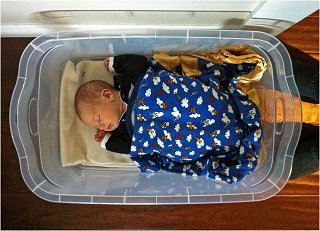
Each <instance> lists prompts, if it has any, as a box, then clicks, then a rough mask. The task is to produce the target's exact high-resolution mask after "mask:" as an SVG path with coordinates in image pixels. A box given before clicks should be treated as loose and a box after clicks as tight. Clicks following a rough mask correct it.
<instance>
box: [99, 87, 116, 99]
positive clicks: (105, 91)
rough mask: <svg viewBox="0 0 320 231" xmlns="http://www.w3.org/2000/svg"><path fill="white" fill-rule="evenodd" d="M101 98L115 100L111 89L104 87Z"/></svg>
mask: <svg viewBox="0 0 320 231" xmlns="http://www.w3.org/2000/svg"><path fill="white" fill-rule="evenodd" d="M101 98H103V99H109V100H114V94H113V92H112V91H111V90H110V89H103V90H102V91H101Z"/></svg>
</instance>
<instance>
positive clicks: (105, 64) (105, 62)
mask: <svg viewBox="0 0 320 231" xmlns="http://www.w3.org/2000/svg"><path fill="white" fill-rule="evenodd" d="M109 62H110V60H109V58H106V59H105V60H104V62H103V65H104V67H105V68H106V69H107V72H110V69H109Z"/></svg>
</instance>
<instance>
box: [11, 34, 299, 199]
mask: <svg viewBox="0 0 320 231" xmlns="http://www.w3.org/2000/svg"><path fill="white" fill-rule="evenodd" d="M110 44H112V46H113V47H114V48H116V49H114V51H115V52H118V53H116V54H114V53H108V52H106V47H110ZM239 44H241V45H244V46H246V47H248V48H251V49H252V50H254V51H255V52H257V53H258V54H260V55H261V56H263V57H264V58H265V59H266V61H267V64H268V69H267V71H266V72H265V74H264V76H263V78H262V80H261V81H260V82H259V83H256V84H255V85H254V86H255V87H256V88H257V89H258V90H259V93H260V96H261V99H262V102H261V104H262V107H261V114H262V125H263V128H264V137H263V141H262V146H261V154H260V159H259V165H258V167H257V168H256V170H255V171H254V172H253V173H252V174H251V175H248V176H246V178H245V179H244V180H242V181H241V182H239V183H235V184H232V185H229V184H226V183H223V182H217V181H213V180H211V179H206V178H205V177H198V178H196V179H195V178H193V177H183V176H181V175H177V174H172V173H168V172H158V173H155V174H146V173H144V174H142V173H140V171H139V170H138V168H136V167H128V168H125V169H124V168H121V169H119V168H102V167H85V166H74V167H62V165H61V161H60V146H59V145H60V144H59V97H60V82H61V77H62V71H63V69H64V66H65V64H66V62H67V61H68V60H71V61H73V62H75V63H76V62H78V61H79V60H83V59H96V60H97V59H101V60H103V59H104V58H105V57H108V56H114V55H117V54H121V53H132V54H144V55H146V56H149V57H150V56H152V55H153V54H154V52H166V53H169V54H172V55H176V54H181V53H188V52H190V51H195V50H196V51H197V52H201V51H202V52H203V51H216V50H219V49H220V48H225V47H228V46H232V45H239ZM109 52H110V49H109ZM279 110H281V113H279ZM301 125H302V112H301V101H300V96H299V93H298V90H297V87H296V85H295V81H294V76H293V72H292V65H291V59H290V56H289V54H288V52H287V50H286V49H285V47H284V46H283V44H282V43H281V42H280V41H279V40H278V39H276V38H275V37H273V36H271V35H269V34H266V33H263V32H255V31H225V30H221V31H220V30H152V29H146V30H130V31H129V30H128V31H115V30H111V31H84V32H79V33H52V34H47V35H43V36H40V37H38V38H36V39H35V40H33V41H32V42H31V43H30V44H29V45H28V46H27V47H26V49H25V51H24V52H23V54H22V56H21V60H20V65H19V72H18V78H17V82H16V86H15V89H14V92H13V95H12V99H11V105H10V128H11V133H12V138H13V141H14V144H15V147H16V150H17V154H18V158H19V162H20V169H21V174H22V176H23V179H24V181H25V183H26V185H27V186H28V187H29V188H30V190H31V191H32V192H33V193H35V194H36V195H37V196H39V197H40V198H43V199H45V200H48V201H52V202H63V203H86V204H200V203H226V202H248V201H260V200H264V199H267V198H270V197H272V196H274V195H275V194H277V193H278V192H279V191H280V190H281V189H282V188H283V187H284V185H285V184H286V182H287V180H288V179H289V176H290V172H291V167H292V161H293V155H294V151H295V148H296V145H297V143H298V140H299V136H300V132H301Z"/></svg>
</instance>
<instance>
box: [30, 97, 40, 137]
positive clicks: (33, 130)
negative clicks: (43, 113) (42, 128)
mask: <svg viewBox="0 0 320 231" xmlns="http://www.w3.org/2000/svg"><path fill="white" fill-rule="evenodd" d="M34 107H35V108H34ZM37 108H38V99H37V98H32V99H31V100H30V102H29V109H28V127H29V131H30V133H31V135H33V136H38V132H39V131H38V127H37V126H36V127H35V128H34V125H32V123H31V121H32V120H34V118H32V116H33V115H35V116H36V117H37ZM34 111H35V113H32V112H34ZM31 114H33V115H31ZM35 119H37V118H35ZM36 121H37V120H36ZM36 124H37V123H36Z"/></svg>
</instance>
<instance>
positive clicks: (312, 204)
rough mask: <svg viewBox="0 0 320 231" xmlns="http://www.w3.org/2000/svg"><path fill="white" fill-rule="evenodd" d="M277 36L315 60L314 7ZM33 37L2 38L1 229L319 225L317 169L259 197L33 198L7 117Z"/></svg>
mask: <svg viewBox="0 0 320 231" xmlns="http://www.w3.org/2000/svg"><path fill="white" fill-rule="evenodd" d="M277 38H278V39H280V40H281V41H282V42H283V43H285V44H287V47H288V50H289V52H290V55H291V57H292V58H296V59H303V60H305V61H309V60H310V59H309V56H301V55H300V53H299V52H301V51H303V52H305V53H307V54H309V55H310V56H312V57H314V58H316V59H317V60H319V11H316V12H315V13H313V14H311V15H310V16H308V17H306V18H305V19H303V20H302V21H300V22H299V23H297V24H296V25H294V26H292V27H291V28H289V29H288V30H286V31H284V32H282V33H281V34H280V35H278V36H277ZM32 39H33V38H2V39H1V61H2V62H1V91H2V94H1V95H2V99H1V110H2V119H1V127H2V129H1V136H2V139H1V186H2V187H1V199H2V201H1V229H23V230H26V229H145V230H150V229H228V230H232V229H237V230H244V229H251V230H253V229H263V230H266V229H286V230H290V229H304V230H308V229H313V230H319V172H317V173H314V174H311V175H309V176H306V177H303V178H300V179H297V180H292V181H289V182H288V183H287V185H286V186H285V187H284V188H283V190H282V191H281V192H280V193H279V194H277V195H275V196H274V197H272V198H270V199H268V200H265V201H261V202H250V203H230V204H208V205H158V206H146V205H144V206H133V205H80V204H59V203H51V202H47V201H44V200H42V199H40V198H38V197H37V196H35V195H34V194H33V193H32V192H31V191H30V190H29V189H28V188H27V186H26V185H25V183H24V181H23V179H22V177H21V173H20V169H19V161H18V158H17V154H16V150H15V147H14V145H13V142H12V139H11V134H10V129H9V122H8V121H9V104H10V98H11V94H12V91H13V89H14V86H15V82H16V78H17V71H18V64H19V58H20V56H21V54H22V52H23V50H24V48H25V47H26V46H27V45H28V44H29V43H30V41H31V40H32ZM296 49H298V50H300V51H297V50H296ZM310 62H314V60H310ZM316 64H318V62H316Z"/></svg>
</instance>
